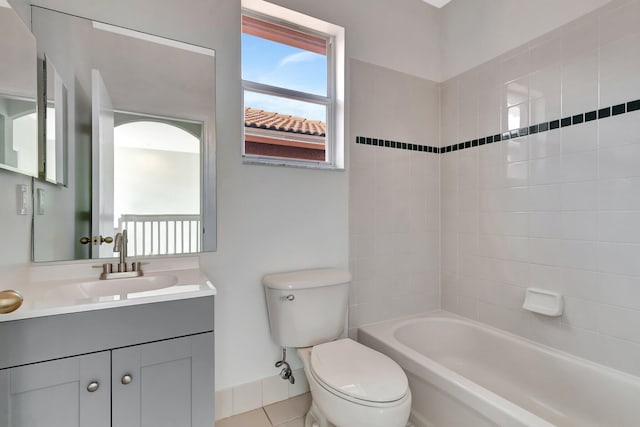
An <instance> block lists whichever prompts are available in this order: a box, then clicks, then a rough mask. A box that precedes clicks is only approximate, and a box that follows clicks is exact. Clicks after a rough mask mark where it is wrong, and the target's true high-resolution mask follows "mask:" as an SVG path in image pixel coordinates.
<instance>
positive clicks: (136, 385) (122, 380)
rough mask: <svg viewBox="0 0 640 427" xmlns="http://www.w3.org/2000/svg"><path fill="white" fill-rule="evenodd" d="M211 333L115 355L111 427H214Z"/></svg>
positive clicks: (145, 346) (146, 346) (136, 347)
mask: <svg viewBox="0 0 640 427" xmlns="http://www.w3.org/2000/svg"><path fill="white" fill-rule="evenodd" d="M212 360H213V333H209V334H201V335H195V336H191V337H185V338H178V339H173V340H169V341H161V342H156V343H151V344H145V345H138V346H134V347H128V348H123V349H119V350H114V351H113V353H112V387H113V413H112V417H113V427H177V426H212V425H213V424H212V423H211V420H212V419H213V402H212V400H211V393H210V390H211V386H212V384H213V369H212V368H213V367H212V364H211V361H212Z"/></svg>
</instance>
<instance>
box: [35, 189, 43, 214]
mask: <svg viewBox="0 0 640 427" xmlns="http://www.w3.org/2000/svg"><path fill="white" fill-rule="evenodd" d="M36 201H37V203H38V215H44V212H45V210H44V205H45V202H44V188H38V189H37V190H36Z"/></svg>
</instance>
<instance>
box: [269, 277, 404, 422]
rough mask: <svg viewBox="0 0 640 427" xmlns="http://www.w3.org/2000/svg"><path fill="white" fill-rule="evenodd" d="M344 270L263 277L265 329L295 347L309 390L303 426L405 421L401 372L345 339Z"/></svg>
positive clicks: (385, 359) (380, 356)
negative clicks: (265, 310) (342, 337)
mask: <svg viewBox="0 0 640 427" xmlns="http://www.w3.org/2000/svg"><path fill="white" fill-rule="evenodd" d="M350 281H351V275H350V274H349V272H346V271H343V270H336V269H321V270H305V271H295V272H289V273H279V274H271V275H267V276H264V278H263V284H264V287H265V293H266V297H267V308H268V312H269V325H270V328H271V335H272V336H273V338H274V339H275V341H276V342H277V343H278V344H279V345H280V346H282V347H294V348H297V349H298V355H299V356H300V358H301V359H302V361H303V364H304V371H305V374H306V376H307V379H308V381H309V386H310V389H311V398H312V404H311V409H310V410H309V413H308V414H307V417H306V421H305V427H405V426H406V424H407V420H408V418H409V413H410V410H411V391H410V390H409V385H408V381H407V376H406V375H405V373H404V371H402V369H401V368H400V366H399V365H398V364H397V363H395V362H394V361H393V360H391V359H390V358H389V357H387V356H385V355H383V354H382V353H379V352H377V351H375V350H373V349H370V348H368V347H365V346H364V345H362V344H359V343H357V342H355V341H353V340H351V339H348V338H345V339H339V340H336V339H337V338H338V337H340V335H342V333H343V331H344V328H345V326H346V318H347V316H346V314H347V305H348V295H349V282H350Z"/></svg>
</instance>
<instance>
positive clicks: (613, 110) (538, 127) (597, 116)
mask: <svg viewBox="0 0 640 427" xmlns="http://www.w3.org/2000/svg"><path fill="white" fill-rule="evenodd" d="M638 110H640V99H637V100H635V101H629V102H627V103H624V104H618V105H613V106H611V107H606V108H600V109H599V110H594V111H589V112H587V113H582V114H576V115H575V116H570V117H564V118H562V119H557V120H551V121H549V122H544V123H538V124H535V125H531V126H528V127H522V128H520V129H514V130H512V131H509V132H503V133H499V134H496V135H489V136H485V137H483V138H478V139H474V140H471V141H465V142H460V143H458V144H452V145H448V146H446V147H432V146H430V145H417V144H410V143H406V142H398V141H389V140H386V139H376V138H368V137H364V136H357V137H356V144H366V145H375V146H378V147H389V148H396V149H401V150H411V151H422V152H425V153H436V154H439V153H450V152H452V151H458V150H464V149H467V148H472V147H478V146H480V145H486V144H492V143H494V142H500V141H506V140H509V139H515V138H520V137H522V136H527V135H533V134H536V133H542V132H547V131H550V130H554V129H559V128H564V127H568V126H574V125H579V124H582V123H587V122H591V121H593V120H601V119H606V118H607V117H613V116H619V115H620V114H625V113H631V112H633V111H638Z"/></svg>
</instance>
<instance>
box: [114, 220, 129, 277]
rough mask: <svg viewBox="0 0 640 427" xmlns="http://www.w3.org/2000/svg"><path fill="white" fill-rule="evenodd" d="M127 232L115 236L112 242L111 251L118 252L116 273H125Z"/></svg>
mask: <svg viewBox="0 0 640 427" xmlns="http://www.w3.org/2000/svg"><path fill="white" fill-rule="evenodd" d="M127 243H128V242H127V230H122V233H118V234H116V238H115V240H114V242H113V251H114V252H120V262H119V263H118V272H123V271H127Z"/></svg>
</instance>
